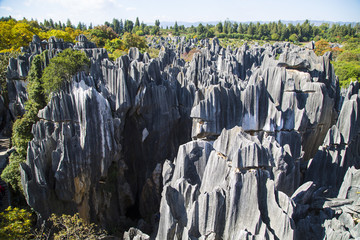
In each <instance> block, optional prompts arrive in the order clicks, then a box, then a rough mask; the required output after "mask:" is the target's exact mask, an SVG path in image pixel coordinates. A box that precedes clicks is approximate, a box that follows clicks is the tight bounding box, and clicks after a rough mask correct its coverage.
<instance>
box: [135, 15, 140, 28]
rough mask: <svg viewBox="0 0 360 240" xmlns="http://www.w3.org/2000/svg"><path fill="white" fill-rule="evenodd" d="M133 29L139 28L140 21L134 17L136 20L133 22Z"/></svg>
mask: <svg viewBox="0 0 360 240" xmlns="http://www.w3.org/2000/svg"><path fill="white" fill-rule="evenodd" d="M135 27H140V21H139V18H138V17H136V20H135Z"/></svg>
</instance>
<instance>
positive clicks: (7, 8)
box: [0, 6, 14, 12]
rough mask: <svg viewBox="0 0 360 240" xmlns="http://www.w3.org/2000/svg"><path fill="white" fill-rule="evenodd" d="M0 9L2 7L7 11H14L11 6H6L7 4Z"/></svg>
mask: <svg viewBox="0 0 360 240" xmlns="http://www.w3.org/2000/svg"><path fill="white" fill-rule="evenodd" d="M0 9H4V10H5V11H8V12H12V11H14V9H12V8H11V7H7V6H2V7H0Z"/></svg>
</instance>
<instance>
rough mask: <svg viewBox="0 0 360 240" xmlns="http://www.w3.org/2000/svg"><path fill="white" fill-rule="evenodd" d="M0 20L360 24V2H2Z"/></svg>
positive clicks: (117, 0) (336, 0)
mask: <svg viewBox="0 0 360 240" xmlns="http://www.w3.org/2000/svg"><path fill="white" fill-rule="evenodd" d="M0 16H2V17H7V16H12V17H13V18H15V19H18V20H20V19H22V18H24V17H25V18H27V19H29V20H30V19H36V20H38V21H41V22H42V21H43V20H44V19H48V20H49V19H50V18H51V19H53V20H54V21H56V22H58V21H61V22H64V23H66V21H67V19H70V20H71V22H72V24H74V25H77V23H79V22H82V23H85V24H87V25H89V24H90V23H92V24H93V25H100V24H103V23H104V22H105V21H108V22H111V21H112V19H113V18H117V19H123V20H124V19H130V20H132V21H135V19H136V17H139V20H140V22H144V23H148V24H153V23H154V21H155V20H156V19H159V20H160V23H161V22H174V21H178V22H211V21H216V22H218V21H224V20H227V19H228V20H232V21H236V22H247V21H253V22H256V21H278V20H285V21H287V20H289V21H296V20H306V19H308V20H320V21H322V20H324V21H333V22H360V0H296V1H293V0H271V1H270V0H180V1H172V0H157V1H154V0H0Z"/></svg>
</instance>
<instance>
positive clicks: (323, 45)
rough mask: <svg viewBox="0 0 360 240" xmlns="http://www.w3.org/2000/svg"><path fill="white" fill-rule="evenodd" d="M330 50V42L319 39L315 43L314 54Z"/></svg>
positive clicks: (320, 54) (319, 54) (322, 53)
mask: <svg viewBox="0 0 360 240" xmlns="http://www.w3.org/2000/svg"><path fill="white" fill-rule="evenodd" d="M329 51H331V48H330V44H329V43H328V42H327V41H325V40H324V39H321V40H319V41H317V42H316V43H315V54H316V55H318V56H322V55H324V53H326V52H329Z"/></svg>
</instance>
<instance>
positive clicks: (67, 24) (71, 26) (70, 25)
mask: <svg viewBox="0 0 360 240" xmlns="http://www.w3.org/2000/svg"><path fill="white" fill-rule="evenodd" d="M66 27H70V28H73V25H72V23H71V21H70V19H67V21H66Z"/></svg>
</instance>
